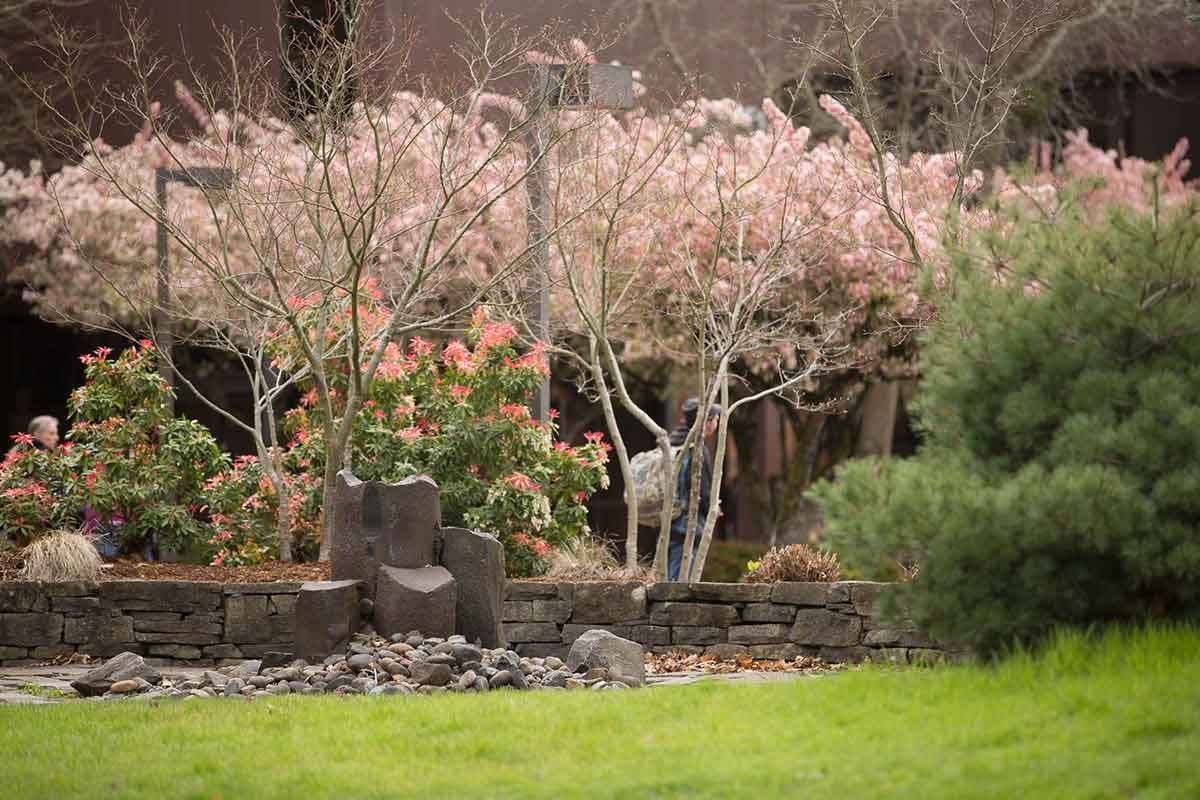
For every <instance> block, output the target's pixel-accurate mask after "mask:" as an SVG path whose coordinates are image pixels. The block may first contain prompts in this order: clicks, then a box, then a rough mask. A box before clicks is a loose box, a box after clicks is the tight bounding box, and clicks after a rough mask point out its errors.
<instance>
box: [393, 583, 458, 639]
mask: <svg viewBox="0 0 1200 800" xmlns="http://www.w3.org/2000/svg"><path fill="white" fill-rule="evenodd" d="M457 596H458V592H457V587H456V586H455V581H454V578H453V577H452V576H451V575H450V573H449V572H448V571H447V570H446V568H445V567H422V568H420V569H404V568H402V567H389V566H386V565H385V566H382V567H380V568H379V578H378V581H377V583H376V586H375V630H376V631H377V632H378V633H379V634H380V635H381V636H392V635H394V634H397V633H408V632H409V631H420V632H421V633H423V634H425V635H426V636H440V637H443V638H445V637H447V636H450V635H451V634H453V633H454V615H455V608H456V601H457Z"/></svg>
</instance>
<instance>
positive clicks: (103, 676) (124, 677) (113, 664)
mask: <svg viewBox="0 0 1200 800" xmlns="http://www.w3.org/2000/svg"><path fill="white" fill-rule="evenodd" d="M137 678H141V679H142V680H144V681H146V682H147V683H158V682H159V681H161V680H162V676H161V675H159V674H158V671H157V670H155V669H154V667H152V666H150V665H149V664H147V663H146V660H145V659H143V658H142V657H141V656H139V655H138V654H137V653H128V652H126V653H118V654H117V655H115V656H113V657H112V658H110V659H109V660H108V661H105V662H104V663H103V664H101V665H100V666H98V667H96V668H95V669H93V670H89V671H88V672H87V673H85V674H84V675H83V676H82V677H79V678H76V679H75V680H73V681H71V686H72V687H73V688H74V689H75V691H77V692H79V693H80V694H81V695H83V696H84V697H93V696H95V695H101V694H104V693H105V692H107V691H108V690H109V689H111V688H112V685H113V684H114V683H117V682H119V681H128V680H136V679H137Z"/></svg>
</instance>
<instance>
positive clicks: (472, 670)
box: [95, 631, 640, 700]
mask: <svg viewBox="0 0 1200 800" xmlns="http://www.w3.org/2000/svg"><path fill="white" fill-rule="evenodd" d="M614 638H615V637H614ZM130 655H132V654H122V656H125V657H128V656H130ZM122 656H117V657H115V658H121V657H122ZM268 656H273V658H264V659H260V660H248V661H243V662H242V663H241V664H235V665H232V666H226V667H221V668H219V669H213V670H208V671H205V672H204V673H203V674H202V675H201V676H200V677H198V678H191V679H187V680H180V681H172V680H171V679H170V678H169V677H160V676H158V675H157V673H155V672H154V671H153V670H152V669H151V670H150V672H149V674H147V675H145V676H140V675H135V676H133V677H129V678H124V679H122V680H119V681H116V682H113V683H112V685H111V686H109V687H108V689H107V691H104V692H103V693H95V694H96V696H97V697H98V698H101V699H104V700H117V699H123V698H137V699H155V698H175V699H187V698H191V697H199V698H208V697H227V698H245V699H253V698H257V697H271V696H279V695H288V694H301V695H320V694H335V695H360V694H361V695H389V694H405V695H408V694H440V693H445V692H488V691H492V690H496V689H511V690H516V691H524V690H535V689H536V690H550V691H566V690H592V691H605V690H622V689H627V688H630V686H631V685H640V682H639V681H637V680H635V679H630V678H626V677H624V676H623V675H621V676H617V675H610V670H609V669H608V668H607V667H603V666H594V667H589V666H587V664H586V663H585V664H581V665H580V666H579V667H578V669H577V670H574V671H573V670H570V669H568V668H567V665H566V663H565V662H563V660H561V659H559V658H556V657H554V656H547V657H545V658H533V657H523V656H520V655H518V654H517V653H516V652H514V651H512V650H508V649H505V648H496V649H487V648H483V647H480V646H478V645H476V644H472V643H470V642H468V641H467V640H466V639H465V637H463V636H457V635H456V636H449V637H447V638H444V639H443V638H438V637H426V636H423V635H422V634H420V633H419V632H416V631H414V632H412V633H409V634H397V635H395V636H392V637H391V638H390V639H383V638H380V637H377V636H371V635H364V634H358V635H356V636H355V637H354V639H353V640H352V641H351V643H350V644H349V646H348V648H347V651H346V652H345V653H342V654H337V655H333V656H330V657H328V658H326V659H325V660H324V661H323V662H321V663H319V664H310V663H308V662H306V661H304V660H303V659H292V658H290V656H289V655H288V654H268ZM271 662H275V664H276V665H274V666H264V664H269V663H271ZM280 662H282V663H280ZM106 663H107V662H106ZM99 669H103V667H101V668H99ZM618 677H620V679H619V680H618V679H617V678H618Z"/></svg>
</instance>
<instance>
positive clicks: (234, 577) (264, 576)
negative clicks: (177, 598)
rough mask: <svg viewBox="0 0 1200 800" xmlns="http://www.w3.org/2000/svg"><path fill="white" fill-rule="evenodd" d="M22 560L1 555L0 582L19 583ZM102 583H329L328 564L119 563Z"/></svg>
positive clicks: (110, 568) (107, 568)
mask: <svg viewBox="0 0 1200 800" xmlns="http://www.w3.org/2000/svg"><path fill="white" fill-rule="evenodd" d="M20 569H21V560H20V558H19V557H18V555H17V554H16V553H0V581H15V580H18V577H17V573H18V572H19V571H20ZM100 580H102V581H128V580H146V581H197V582H201V583H276V582H285V583H292V582H299V581H327V580H329V562H327V561H317V562H312V563H306V564H285V563H283V562H281V561H268V562H266V563H264V564H254V565H252V566H246V567H210V566H207V565H205V564H165V563H162V562H147V561H133V560H128V559H119V560H116V561H111V562H108V563H107V564H106V566H105V567H104V574H103V576H102V577H101V578H100Z"/></svg>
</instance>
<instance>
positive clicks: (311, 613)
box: [296, 581, 359, 661]
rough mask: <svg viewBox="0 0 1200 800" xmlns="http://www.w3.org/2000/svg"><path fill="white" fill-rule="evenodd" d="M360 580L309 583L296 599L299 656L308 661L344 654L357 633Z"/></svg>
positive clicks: (297, 653) (301, 589) (297, 649)
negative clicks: (339, 653)
mask: <svg viewBox="0 0 1200 800" xmlns="http://www.w3.org/2000/svg"><path fill="white" fill-rule="evenodd" d="M358 587H359V582H358V581H308V582H307V583H304V584H303V585H301V587H300V593H299V594H298V595H297V596H296V655H297V656H299V657H300V658H303V659H307V660H309V661H319V660H320V659H322V658H325V656H328V655H331V654H333V653H337V652H345V648H346V645H347V644H349V642H350V637H351V636H353V635H354V634H355V633H356V632H357V631H358Z"/></svg>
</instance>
